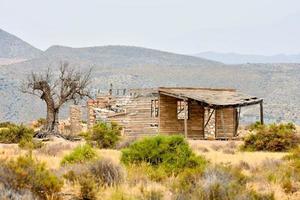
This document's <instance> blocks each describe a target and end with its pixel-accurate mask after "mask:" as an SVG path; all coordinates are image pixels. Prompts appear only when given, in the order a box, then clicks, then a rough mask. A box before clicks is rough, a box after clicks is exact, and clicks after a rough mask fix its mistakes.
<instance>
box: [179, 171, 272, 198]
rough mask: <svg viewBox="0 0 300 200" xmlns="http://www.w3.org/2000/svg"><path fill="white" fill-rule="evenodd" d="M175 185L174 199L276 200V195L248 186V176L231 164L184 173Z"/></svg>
mask: <svg viewBox="0 0 300 200" xmlns="http://www.w3.org/2000/svg"><path fill="white" fill-rule="evenodd" d="M177 179H178V180H177V181H176V182H175V183H174V186H173V193H174V199H197V200H206V199H218V200H228V199H231V200H239V199H259V200H260V199H261V200H274V195H273V194H272V193H270V194H259V193H257V192H255V191H253V190H248V189H247V188H246V183H247V177H245V176H244V175H243V174H242V173H241V170H240V169H238V168H235V167H233V166H230V165H216V166H209V167H207V168H206V169H205V171H204V172H203V173H202V174H201V175H197V172H196V173H195V172H192V171H191V172H189V173H182V174H181V175H180V176H178V177H177Z"/></svg>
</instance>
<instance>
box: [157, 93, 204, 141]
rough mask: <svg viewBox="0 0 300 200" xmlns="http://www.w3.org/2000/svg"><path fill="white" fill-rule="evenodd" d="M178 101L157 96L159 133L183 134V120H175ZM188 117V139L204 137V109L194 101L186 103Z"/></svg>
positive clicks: (165, 96)
mask: <svg viewBox="0 0 300 200" xmlns="http://www.w3.org/2000/svg"><path fill="white" fill-rule="evenodd" d="M178 100H179V99H177V98H174V97H170V96H167V95H163V94H160V95H159V133H161V134H167V135H172V134H183V133H184V119H178V118H177V101H178ZM188 109H189V111H188V113H189V117H188V120H187V129H188V137H190V138H203V137H204V130H203V127H204V108H203V107H202V106H200V105H198V104H197V102H195V101H190V102H189V103H188Z"/></svg>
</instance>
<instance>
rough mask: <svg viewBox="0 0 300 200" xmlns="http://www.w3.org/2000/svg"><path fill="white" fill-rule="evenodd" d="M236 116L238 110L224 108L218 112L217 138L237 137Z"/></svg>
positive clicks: (216, 119) (216, 120) (216, 117)
mask: <svg viewBox="0 0 300 200" xmlns="http://www.w3.org/2000/svg"><path fill="white" fill-rule="evenodd" d="M236 115H237V110H236V108H222V109H217V110H216V116H215V128H216V130H215V131H216V138H231V137H234V136H235V135H236V123H237V121H236Z"/></svg>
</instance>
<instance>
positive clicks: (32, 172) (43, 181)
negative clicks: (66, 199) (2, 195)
mask: <svg viewBox="0 0 300 200" xmlns="http://www.w3.org/2000/svg"><path fill="white" fill-rule="evenodd" d="M0 179H1V182H2V184H4V186H5V187H6V188H11V189H13V190H16V191H19V193H22V192H23V190H25V189H29V190H31V191H32V193H33V194H34V195H36V196H38V197H39V198H41V199H56V198H58V197H57V192H59V191H60V190H61V188H62V186H63V182H62V181H61V180H60V179H59V178H58V177H56V176H55V175H54V174H53V173H52V172H51V171H49V170H47V169H46V166H45V163H41V162H38V161H36V160H35V159H33V158H32V156H31V155H26V156H19V157H18V158H17V159H16V160H10V161H8V162H2V163H1V167H0Z"/></svg>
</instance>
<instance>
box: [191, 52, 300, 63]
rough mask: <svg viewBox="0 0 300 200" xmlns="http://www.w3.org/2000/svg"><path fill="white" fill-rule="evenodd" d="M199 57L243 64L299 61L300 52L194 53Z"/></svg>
mask: <svg viewBox="0 0 300 200" xmlns="http://www.w3.org/2000/svg"><path fill="white" fill-rule="evenodd" d="M194 56H198V57H201V58H206V59H210V60H215V61H219V62H222V63H225V64H245V63H300V54H294V55H286V54H278V55H272V56H263V55H247V54H237V53H217V52H212V51H208V52H202V53H198V54H195V55H194Z"/></svg>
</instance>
